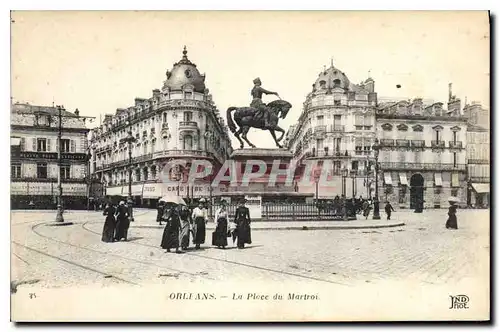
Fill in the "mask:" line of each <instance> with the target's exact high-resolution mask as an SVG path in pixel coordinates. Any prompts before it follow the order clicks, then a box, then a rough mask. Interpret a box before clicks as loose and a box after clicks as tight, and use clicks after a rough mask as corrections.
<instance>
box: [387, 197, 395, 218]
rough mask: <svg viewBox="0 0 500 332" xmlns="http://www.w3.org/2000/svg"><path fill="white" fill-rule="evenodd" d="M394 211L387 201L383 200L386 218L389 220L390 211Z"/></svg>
mask: <svg viewBox="0 0 500 332" xmlns="http://www.w3.org/2000/svg"><path fill="white" fill-rule="evenodd" d="M392 211H395V210H394V208H393V207H392V205H391V203H389V201H387V202H385V213H386V214H387V220H391V213H392Z"/></svg>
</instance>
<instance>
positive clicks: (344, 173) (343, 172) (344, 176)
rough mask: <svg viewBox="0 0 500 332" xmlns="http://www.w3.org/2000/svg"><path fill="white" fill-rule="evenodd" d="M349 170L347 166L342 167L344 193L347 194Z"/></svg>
mask: <svg viewBox="0 0 500 332" xmlns="http://www.w3.org/2000/svg"><path fill="white" fill-rule="evenodd" d="M348 173H349V171H348V170H347V168H346V167H344V168H342V195H343V196H347V188H346V179H347V175H348Z"/></svg>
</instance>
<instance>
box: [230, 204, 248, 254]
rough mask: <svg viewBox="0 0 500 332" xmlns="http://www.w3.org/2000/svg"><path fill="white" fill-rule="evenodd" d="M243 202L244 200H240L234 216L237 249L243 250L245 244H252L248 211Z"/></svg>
mask: <svg viewBox="0 0 500 332" xmlns="http://www.w3.org/2000/svg"><path fill="white" fill-rule="evenodd" d="M245 202H246V200H245V199H243V200H241V202H240V206H238V208H237V209H236V212H235V215H234V222H235V224H236V236H237V237H238V242H237V246H238V249H243V248H244V247H245V243H247V244H252V236H251V230H250V223H251V220H250V211H249V210H248V208H247V207H246V206H245Z"/></svg>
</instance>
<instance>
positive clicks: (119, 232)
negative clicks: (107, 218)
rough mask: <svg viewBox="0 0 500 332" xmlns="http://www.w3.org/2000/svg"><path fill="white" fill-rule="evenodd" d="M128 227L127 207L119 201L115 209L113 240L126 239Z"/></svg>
mask: <svg viewBox="0 0 500 332" xmlns="http://www.w3.org/2000/svg"><path fill="white" fill-rule="evenodd" d="M129 227H130V220H129V218H128V208H127V207H126V206H125V202H124V201H121V202H120V204H119V205H118V208H117V209H116V231H115V241H120V240H121V239H124V240H125V241H127V236H128V228H129Z"/></svg>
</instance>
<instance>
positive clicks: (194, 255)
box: [81, 220, 351, 286]
mask: <svg viewBox="0 0 500 332" xmlns="http://www.w3.org/2000/svg"><path fill="white" fill-rule="evenodd" d="M91 223H96V222H95V221H91V220H89V221H87V222H84V223H83V224H81V226H82V229H84V230H85V231H87V232H89V233H93V234H94V235H96V236H101V234H100V233H98V232H96V231H94V230H92V229H90V228H88V227H86V225H88V224H91ZM151 239H152V238H151ZM128 243H129V244H133V245H136V246H142V247H147V248H155V249H158V246H153V245H150V244H147V243H143V242H139V241H134V242H128ZM184 255H188V256H193V257H197V258H201V259H204V260H214V261H219V262H223V263H228V264H232V265H237V266H243V267H247V268H252V269H257V270H260V271H265V272H271V273H276V274H281V275H287V276H292V277H296V278H301V279H307V280H314V281H320V282H325V283H330V284H337V285H342V286H351V285H349V284H347V283H343V282H338V281H333V280H328V279H322V278H316V277H311V276H305V275H302V274H298V273H293V272H287V271H280V270H275V269H271V268H266V267H262V266H257V265H253V264H247V263H241V262H237V261H233V260H229V259H224V258H216V257H210V256H205V255H201V254H195V253H191V252H184ZM260 256H265V257H270V256H266V255H262V254H260Z"/></svg>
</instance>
